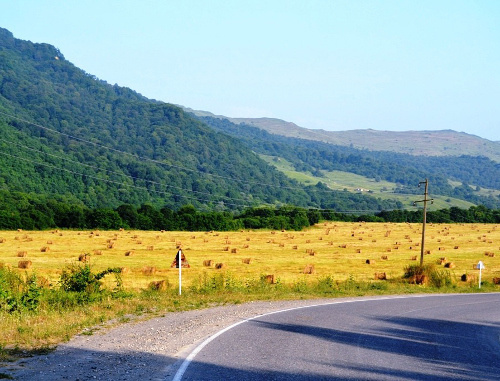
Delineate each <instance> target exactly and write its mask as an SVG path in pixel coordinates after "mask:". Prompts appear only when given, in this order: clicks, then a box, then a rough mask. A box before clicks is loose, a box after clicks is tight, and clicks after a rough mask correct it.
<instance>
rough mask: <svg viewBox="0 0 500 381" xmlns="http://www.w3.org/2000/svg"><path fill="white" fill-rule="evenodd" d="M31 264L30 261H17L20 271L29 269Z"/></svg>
mask: <svg viewBox="0 0 500 381" xmlns="http://www.w3.org/2000/svg"><path fill="white" fill-rule="evenodd" d="M32 264H33V263H32V262H31V261H19V262H18V263H17V267H18V268H20V269H29V268H30V267H31V265H32Z"/></svg>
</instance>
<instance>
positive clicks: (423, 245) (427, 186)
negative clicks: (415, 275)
mask: <svg viewBox="0 0 500 381" xmlns="http://www.w3.org/2000/svg"><path fill="white" fill-rule="evenodd" d="M422 184H425V191H424V199H423V200H419V201H415V202H413V205H417V202H423V203H424V221H423V223H422V244H421V247H420V266H422V265H423V264H424V252H425V251H424V247H425V223H426V220H427V202H428V201H430V202H431V204H432V203H433V202H434V200H433V199H432V198H429V192H428V189H429V181H428V180H427V179H425V181H421V182H419V183H418V187H419V188H420V186H421V185H422Z"/></svg>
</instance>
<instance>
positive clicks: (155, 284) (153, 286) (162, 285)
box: [149, 279, 168, 291]
mask: <svg viewBox="0 0 500 381" xmlns="http://www.w3.org/2000/svg"><path fill="white" fill-rule="evenodd" d="M167 288H168V282H167V281H166V280H165V279H163V280H156V281H152V282H151V283H149V289H150V290H154V291H166V290H167Z"/></svg>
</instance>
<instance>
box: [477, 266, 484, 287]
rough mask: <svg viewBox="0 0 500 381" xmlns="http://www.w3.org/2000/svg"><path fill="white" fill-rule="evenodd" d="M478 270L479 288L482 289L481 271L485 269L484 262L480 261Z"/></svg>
mask: <svg viewBox="0 0 500 381" xmlns="http://www.w3.org/2000/svg"><path fill="white" fill-rule="evenodd" d="M477 269H478V270H479V288H481V271H482V270H483V269H484V263H483V261H479V263H478V264H477Z"/></svg>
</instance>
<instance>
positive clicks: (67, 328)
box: [0, 222, 500, 363]
mask: <svg viewBox="0 0 500 381" xmlns="http://www.w3.org/2000/svg"><path fill="white" fill-rule="evenodd" d="M421 228H422V226H421V225H420V224H408V223H364V222H360V223H348V222H327V223H319V224H317V225H315V226H313V227H310V228H308V229H305V230H303V231H270V230H255V231H238V232H169V231H164V232H159V231H128V230H120V231H72V230H54V231H2V232H0V273H1V272H2V271H3V274H4V275H6V276H8V277H10V278H9V279H12V274H13V275H14V276H17V277H19V279H26V280H29V279H30V276H33V274H35V275H36V279H37V282H39V283H40V284H43V286H44V287H46V288H45V289H46V290H48V291H46V292H42V293H41V294H40V293H39V291H37V289H35V290H34V297H33V298H31V296H32V295H31V294H30V293H29V292H28V294H27V296H24V297H23V298H25V299H23V301H24V302H27V303H28V307H29V306H30V304H29V303H31V302H32V301H33V300H35V299H36V298H38V297H39V295H41V297H40V298H39V300H40V302H39V303H38V304H36V305H35V306H34V307H36V309H35V308H34V309H33V310H30V309H29V308H28V309H27V308H24V309H22V308H18V309H15V310H14V311H13V312H12V311H11V312H9V311H2V310H1V309H0V331H2V336H1V337H0V363H1V360H2V357H3V358H4V360H5V358H7V359H8V358H10V357H12V356H13V355H15V353H17V351H21V352H22V353H23V354H25V353H26V352H25V351H26V350H31V349H33V348H34V349H36V350H39V349H40V348H42V349H43V348H47V347H51V346H52V345H54V344H57V343H59V342H61V341H65V340H68V339H70V338H71V337H72V336H73V335H75V334H77V333H82V332H83V333H87V334H91V333H92V332H93V330H94V328H93V327H97V326H99V325H101V324H109V322H112V323H113V324H114V323H121V322H125V321H129V320H130V319H142V318H148V317H151V316H159V315H162V314H165V313H167V312H169V311H180V310H187V309H193V308H204V307H209V306H214V305H221V304H225V303H243V302H247V301H251V300H277V299H297V298H318V297H323V298H324V297H339V296H359V295H369V294H370V295H374V294H402V293H421V292H477V291H485V292H488V291H494V292H495V291H500V286H498V285H495V284H494V280H495V278H498V279H500V258H499V257H500V227H499V225H493V224H427V228H426V241H425V253H426V254H425V255H424V264H432V265H433V266H434V267H435V269H437V272H436V271H434V273H437V274H438V279H437V280H438V281H440V280H441V282H439V284H436V283H434V284H432V282H429V283H428V284H413V283H412V282H411V281H409V280H408V279H406V280H405V279H403V275H404V273H405V269H407V268H408V267H409V266H411V265H417V264H419V262H420V253H421ZM179 247H181V248H182V250H183V253H184V254H185V257H186V260H187V262H188V263H189V266H190V267H189V268H183V269H182V285H183V289H182V295H178V273H179V270H178V269H177V268H175V267H172V262H174V260H175V256H176V253H177V249H178V248H179ZM479 261H482V262H483V263H484V266H485V269H484V270H483V271H482V281H483V283H482V284H483V287H482V288H481V290H479V288H478V275H479V270H477V269H476V266H477V264H478V262H479ZM23 262H24V263H25V264H26V263H29V264H30V266H29V268H19V266H20V264H22V263H23ZM86 265H89V266H90V268H91V269H92V272H102V271H104V270H106V269H109V268H119V269H121V274H120V276H121V279H122V288H121V291H116V289H115V290H113V288H115V287H116V279H115V278H114V277H113V274H109V275H106V276H105V277H104V278H102V280H103V281H104V283H103V288H104V291H105V292H99V293H97V294H95V293H94V294H88V293H87V294H86V293H78V292H76V293H75V292H73V293H68V292H61V291H60V288H61V275H62V274H63V273H64V272H65V271H67V269H69V268H73V269H74V268H82V267H84V266H86ZM9 274H10V275H9ZM0 275H1V274H0ZM5 279H6V278H5ZM443 280H444V281H443ZM0 281H1V279H0ZM162 281H163V286H164V287H162V288H161V289H160V290H155V289H154V288H153V287H151V285H152V284H158V283H159V282H162ZM27 283H28V281H25V284H27ZM4 284H5V283H4ZM1 286H2V284H1V282H0V287H1ZM25 287H26V286H25ZM106 288H107V290H108V291H106ZM1 291H2V290H0V296H2V295H1V294H2V293H1ZM11 292H13V291H11ZM4 296H5V295H4ZM7 297H8V295H7ZM0 299H1V298H0ZM0 301H1V300H0Z"/></svg>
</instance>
